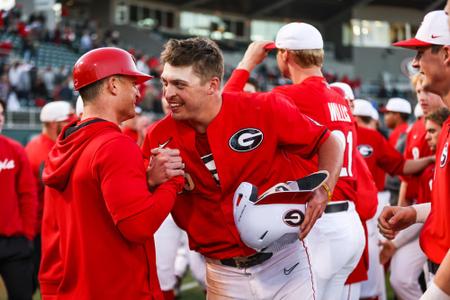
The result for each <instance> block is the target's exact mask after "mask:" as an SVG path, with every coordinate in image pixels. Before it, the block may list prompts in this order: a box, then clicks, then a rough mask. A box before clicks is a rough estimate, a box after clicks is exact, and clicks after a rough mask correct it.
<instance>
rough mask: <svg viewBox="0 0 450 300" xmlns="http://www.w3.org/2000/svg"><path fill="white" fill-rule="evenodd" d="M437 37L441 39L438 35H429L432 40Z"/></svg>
mask: <svg viewBox="0 0 450 300" xmlns="http://www.w3.org/2000/svg"><path fill="white" fill-rule="evenodd" d="M438 37H441V36H440V35H434V34H432V35H431V38H432V39H437V38H438Z"/></svg>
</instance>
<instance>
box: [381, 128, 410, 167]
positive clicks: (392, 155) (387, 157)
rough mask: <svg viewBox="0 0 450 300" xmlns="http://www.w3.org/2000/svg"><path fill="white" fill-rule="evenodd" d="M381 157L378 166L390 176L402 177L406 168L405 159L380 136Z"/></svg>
mask: <svg viewBox="0 0 450 300" xmlns="http://www.w3.org/2000/svg"><path fill="white" fill-rule="evenodd" d="M378 139H379V145H380V151H379V153H380V155H379V156H378V160H377V165H378V166H379V167H380V168H381V169H383V170H385V171H386V172H388V173H389V174H390V175H401V174H402V173H403V167H404V166H405V158H404V157H403V155H402V154H401V153H400V152H398V151H397V150H396V149H395V148H394V147H393V146H392V145H391V144H389V142H388V141H387V140H386V139H385V138H384V137H383V136H382V135H381V134H380V135H379V137H378Z"/></svg>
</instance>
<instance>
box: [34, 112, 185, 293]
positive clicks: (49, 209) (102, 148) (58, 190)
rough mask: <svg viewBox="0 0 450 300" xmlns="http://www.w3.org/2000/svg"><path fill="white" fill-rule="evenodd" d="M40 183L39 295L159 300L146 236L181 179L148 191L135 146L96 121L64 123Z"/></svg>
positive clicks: (167, 207)
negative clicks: (42, 186) (42, 196)
mask: <svg viewBox="0 0 450 300" xmlns="http://www.w3.org/2000/svg"><path fill="white" fill-rule="evenodd" d="M181 179H182V178H181ZM43 180H44V183H45V185H46V191H45V202H44V203H45V204H44V217H43V223H42V261H41V269H40V274H39V280H40V283H41V292H42V296H43V299H49V298H53V297H54V296H56V298H57V299H133V300H135V299H162V294H161V291H160V288H159V283H158V279H157V275H156V266H155V249H154V242H153V233H154V232H155V231H156V230H157V228H158V227H159V225H160V224H161V223H162V221H163V220H164V219H165V218H166V216H167V215H168V213H169V211H170V209H171V208H172V206H173V203H174V200H175V197H176V193H177V191H178V190H180V189H181V187H182V184H183V181H182V180H180V178H175V179H174V180H170V181H167V182H166V183H164V184H162V185H160V186H159V187H158V188H157V189H156V191H155V193H154V194H153V195H151V194H150V192H149V191H148V188H147V182H146V173H145V168H144V162H143V159H142V153H141V152H140V150H139V148H138V146H137V145H136V144H135V143H134V142H133V141H132V140H131V139H130V138H128V137H126V136H125V135H123V134H122V133H121V131H120V129H119V127H118V126H117V125H115V124H113V123H111V122H107V121H104V120H100V119H91V120H86V121H85V122H83V123H81V124H80V125H78V126H77V124H76V123H75V122H73V123H71V124H69V125H68V126H67V127H65V128H64V130H63V132H62V133H61V135H60V136H59V137H58V140H57V142H56V145H55V147H54V148H53V149H52V151H51V152H50V154H49V160H48V162H47V165H46V167H45V169H44V174H43Z"/></svg>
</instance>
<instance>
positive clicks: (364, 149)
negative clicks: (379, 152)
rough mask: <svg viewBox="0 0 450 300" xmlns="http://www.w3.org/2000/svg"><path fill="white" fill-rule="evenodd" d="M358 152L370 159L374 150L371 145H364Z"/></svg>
mask: <svg viewBox="0 0 450 300" xmlns="http://www.w3.org/2000/svg"><path fill="white" fill-rule="evenodd" d="M358 151H359V153H361V155H362V156H363V157H370V156H371V155H372V153H373V148H372V146H370V145H366V144H363V145H359V146H358Z"/></svg>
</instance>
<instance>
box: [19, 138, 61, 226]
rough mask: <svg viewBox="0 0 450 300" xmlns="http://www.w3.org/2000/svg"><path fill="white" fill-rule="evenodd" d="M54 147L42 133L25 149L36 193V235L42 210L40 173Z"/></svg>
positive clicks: (53, 143) (42, 188) (42, 187)
mask: <svg viewBox="0 0 450 300" xmlns="http://www.w3.org/2000/svg"><path fill="white" fill-rule="evenodd" d="M54 145H55V141H53V140H52V139H51V138H49V137H48V136H47V135H46V134H43V133H42V134H39V135H38V136H36V137H35V138H33V139H32V140H31V141H30V142H29V143H28V144H27V146H26V147H25V152H26V153H27V155H28V159H29V160H30V164H31V169H32V171H33V175H34V178H35V181H36V187H37V191H38V216H37V227H36V230H37V231H36V232H38V233H40V232H41V222H42V211H43V208H44V183H43V182H42V171H43V170H44V163H45V161H46V160H47V157H48V154H49V153H50V150H51V149H52V148H53V146H54Z"/></svg>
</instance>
